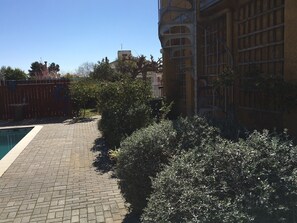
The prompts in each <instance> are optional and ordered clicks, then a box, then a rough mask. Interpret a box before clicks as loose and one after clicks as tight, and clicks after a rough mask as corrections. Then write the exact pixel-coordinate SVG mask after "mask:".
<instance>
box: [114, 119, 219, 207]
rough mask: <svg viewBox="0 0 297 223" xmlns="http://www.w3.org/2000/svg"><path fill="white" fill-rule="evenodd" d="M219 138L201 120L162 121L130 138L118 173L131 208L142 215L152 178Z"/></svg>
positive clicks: (122, 151) (122, 148)
mask: <svg viewBox="0 0 297 223" xmlns="http://www.w3.org/2000/svg"><path fill="white" fill-rule="evenodd" d="M215 136H216V130H215V129H214V128H212V127H210V126H208V125H207V122H206V120H205V119H203V118H200V117H192V118H180V119H179V120H177V121H176V122H172V121H161V122H160V123H159V124H153V125H151V126H149V127H147V128H144V129H141V130H139V131H136V132H135V133H133V134H132V135H131V136H130V137H128V138H126V139H125V140H124V141H123V142H122V143H121V146H120V151H119V153H118V157H117V166H116V173H117V176H118V177H119V178H120V187H121V191H122V193H123V195H124V197H125V199H126V201H127V202H129V203H130V204H131V208H132V209H133V210H134V211H135V212H141V211H142V209H143V208H144V207H145V206H146V203H147V198H148V197H149V195H150V193H151V178H153V177H155V176H156V174H157V173H158V172H160V171H161V170H162V168H163V167H164V165H166V164H168V162H169V160H170V159H171V158H172V157H174V156H176V155H178V154H180V153H182V152H183V151H186V150H188V149H190V148H192V147H191V146H200V145H201V144H203V143H204V140H208V139H211V138H212V137H215Z"/></svg>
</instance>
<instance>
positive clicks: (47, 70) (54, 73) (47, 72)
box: [29, 61, 60, 79]
mask: <svg viewBox="0 0 297 223" xmlns="http://www.w3.org/2000/svg"><path fill="white" fill-rule="evenodd" d="M59 71H60V66H59V64H56V63H51V64H50V66H49V67H48V66H47V62H44V64H43V63H41V62H38V61H35V62H33V63H32V64H31V69H30V70H29V75H30V77H31V78H36V79H46V78H56V77H58V76H59V74H58V72H59Z"/></svg>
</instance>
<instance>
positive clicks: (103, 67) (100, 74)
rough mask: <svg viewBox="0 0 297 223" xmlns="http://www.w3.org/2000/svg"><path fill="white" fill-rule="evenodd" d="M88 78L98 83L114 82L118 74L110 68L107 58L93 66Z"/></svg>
mask: <svg viewBox="0 0 297 223" xmlns="http://www.w3.org/2000/svg"><path fill="white" fill-rule="evenodd" d="M89 76H90V78H92V79H94V80H98V81H115V80H118V79H119V74H118V73H116V71H115V70H114V69H112V68H111V66H110V63H109V60H108V58H107V57H106V58H104V59H102V60H101V61H98V63H97V64H95V65H94V70H93V71H92V72H90V74H89Z"/></svg>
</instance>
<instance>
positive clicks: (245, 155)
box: [142, 131, 297, 223]
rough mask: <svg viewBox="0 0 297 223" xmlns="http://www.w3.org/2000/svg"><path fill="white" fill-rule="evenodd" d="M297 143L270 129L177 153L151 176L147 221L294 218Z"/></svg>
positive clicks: (260, 222)
mask: <svg viewBox="0 0 297 223" xmlns="http://www.w3.org/2000/svg"><path fill="white" fill-rule="evenodd" d="M296 203H297V147H296V146H293V145H292V143H291V141H289V140H286V139H284V138H282V137H281V136H279V135H277V136H271V135H269V133H268V132H267V131H264V132H263V133H259V132H254V133H252V134H251V135H250V136H249V137H248V139H247V140H246V141H244V140H241V141H239V142H237V143H233V142H228V141H225V140H218V141H217V142H216V143H209V144H205V145H204V146H203V148H200V149H195V150H192V151H190V152H188V153H186V154H183V155H182V156H180V157H178V158H176V159H174V160H173V161H172V162H171V163H170V165H169V166H167V167H166V168H165V169H164V171H162V172H161V173H159V174H158V175H157V177H156V178H155V179H154V181H153V193H152V195H151V197H150V198H149V201H148V205H147V207H146V208H145V210H144V214H143V215H142V221H143V222H202V223H204V222H220V223H221V222H222V223H231V222H232V223H233V222H242V223H243V222H254V223H276V222H286V223H294V222H296V219H297V216H296V215H297V207H296Z"/></svg>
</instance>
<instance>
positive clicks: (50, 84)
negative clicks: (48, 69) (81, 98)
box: [0, 80, 72, 120]
mask: <svg viewBox="0 0 297 223" xmlns="http://www.w3.org/2000/svg"><path fill="white" fill-rule="evenodd" d="M69 84H70V81H69V80H38V81H0V119H2V120H3V119H4V120H5V119H12V118H15V115H16V112H17V111H22V115H23V117H24V118H42V117H53V116H68V115H71V114H72V110H71V101H70V97H69Z"/></svg>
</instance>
